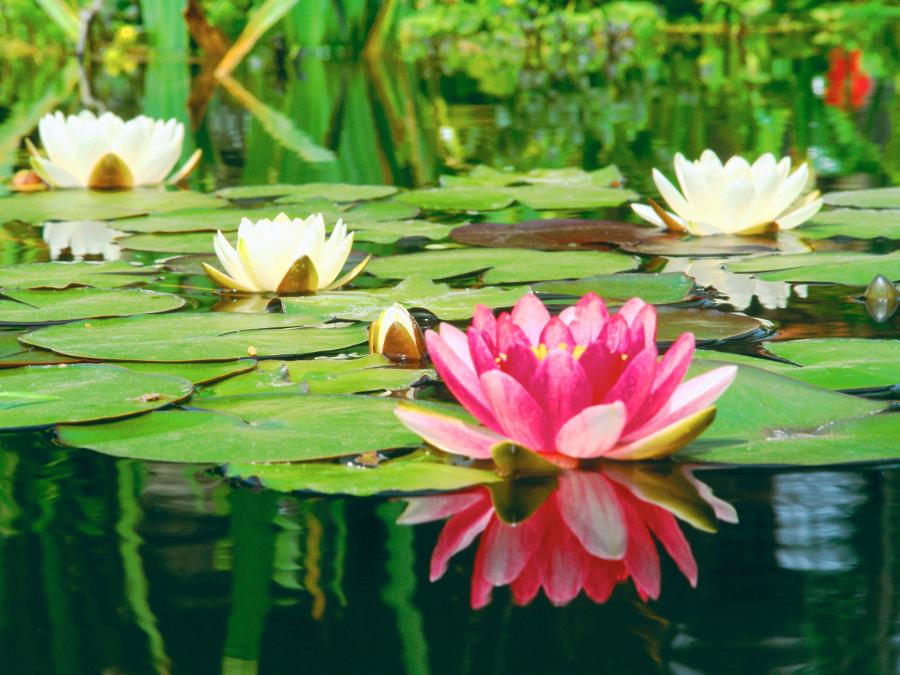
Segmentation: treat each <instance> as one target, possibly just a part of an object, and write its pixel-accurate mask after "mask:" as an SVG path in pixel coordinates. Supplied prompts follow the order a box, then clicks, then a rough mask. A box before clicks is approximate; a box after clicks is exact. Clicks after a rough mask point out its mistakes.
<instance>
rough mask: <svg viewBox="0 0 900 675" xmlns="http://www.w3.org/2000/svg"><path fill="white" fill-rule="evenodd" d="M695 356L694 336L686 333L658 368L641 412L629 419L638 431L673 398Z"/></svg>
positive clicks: (670, 349)
mask: <svg viewBox="0 0 900 675" xmlns="http://www.w3.org/2000/svg"><path fill="white" fill-rule="evenodd" d="M693 355H694V336H693V334H692V333H685V334H684V335H682V336H681V337H679V338H678V339H677V340H675V342H674V343H673V344H672V346H671V347H669V349H667V350H666V353H665V354H664V355H663V357H662V359H661V360H660V361H659V363H658V364H657V366H656V374H655V375H654V377H653V386H652V387H651V388H650V395H649V396H648V397H647V399H646V400H645V401H644V404H643V405H642V406H641V408H640V410H639V411H638V412H637V414H636V415H634V416H633V417H632V418H631V419H629V421H628V424H629V426H630V427H631V428H633V429H636V428H638V427H640V426H641V425H642V424H644V423H645V422H647V420H650V419H652V418H653V416H654V415H656V413H658V412H659V411H660V410H661V409H662V407H663V406H664V405H665V404H666V403H667V402H668V400H669V399H670V398H671V396H672V394H673V392H674V391H675V389H676V388H677V387H678V385H679V384H680V383H681V381H682V380H683V379H684V375H685V373H687V370H688V368H689V367H690V365H691V357H692V356H693Z"/></svg>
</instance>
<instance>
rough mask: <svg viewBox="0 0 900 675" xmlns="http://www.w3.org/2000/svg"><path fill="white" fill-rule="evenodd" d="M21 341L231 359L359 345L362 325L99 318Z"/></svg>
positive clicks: (104, 354)
mask: <svg viewBox="0 0 900 675" xmlns="http://www.w3.org/2000/svg"><path fill="white" fill-rule="evenodd" d="M21 340H22V342H24V343H25V344H29V345H32V346H35V347H40V348H42V349H50V350H52V351H55V352H57V353H60V354H65V355H66V356H73V357H79V358H89V359H97V360H103V361H172V362H182V361H230V360H236V359H240V358H246V357H248V356H250V357H255V356H259V357H273V356H280V357H285V356H296V355H303V354H315V353H320V352H330V351H336V350H341V349H346V348H348V347H352V346H353V345H357V344H361V343H363V342H365V340H366V329H365V328H364V327H361V326H351V327H336V328H309V327H306V326H304V324H303V322H302V321H298V319H297V318H296V317H291V316H284V315H280V314H229V313H213V314H193V313H187V312H183V313H179V314H172V315H160V316H153V315H148V316H136V317H131V318H127V319H99V320H97V321H92V322H90V323H82V322H75V323H68V324H63V325H60V326H49V327H47V328H41V329H39V330H36V331H34V332H33V333H29V334H27V335H25V336H24V337H22V338H21Z"/></svg>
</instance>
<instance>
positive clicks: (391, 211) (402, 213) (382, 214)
mask: <svg viewBox="0 0 900 675" xmlns="http://www.w3.org/2000/svg"><path fill="white" fill-rule="evenodd" d="M279 203H280V200H279ZM417 215H419V209H417V208H416V207H415V206H413V205H412V204H405V203H403V202H398V201H396V200H381V201H377V202H363V203H362V204H357V205H356V206H354V207H352V208H350V209H347V210H346V211H344V212H343V213H342V214H341V217H342V218H343V219H344V222H346V223H352V224H357V223H368V222H370V221H382V220H391V221H396V220H407V219H409V218H415V217H416V216H417Z"/></svg>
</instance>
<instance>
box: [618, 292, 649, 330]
mask: <svg viewBox="0 0 900 675" xmlns="http://www.w3.org/2000/svg"><path fill="white" fill-rule="evenodd" d="M647 306H648V305H647V303H646V302H644V301H643V300H641V299H640V298H631V299H630V300H628V302H626V303H625V304H624V305H622V306H621V307H620V308H619V311H618V312H616V314H617V315H618V316H621V317H622V318H623V319H625V321H626V322H627V323H628V325H629V326H631V325H633V324H634V320H635V318H636V317H637V315H638V314H640V313H641V311H642V310H643V309H644V308H645V307H647Z"/></svg>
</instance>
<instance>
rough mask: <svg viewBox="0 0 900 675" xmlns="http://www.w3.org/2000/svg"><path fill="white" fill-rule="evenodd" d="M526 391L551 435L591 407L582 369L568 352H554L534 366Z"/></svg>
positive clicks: (557, 350)
mask: <svg viewBox="0 0 900 675" xmlns="http://www.w3.org/2000/svg"><path fill="white" fill-rule="evenodd" d="M551 323H552V321H551ZM547 325H548V326H549V325H550V324H547ZM528 391H529V392H531V393H532V396H534V399H535V401H537V403H538V405H539V406H541V407H542V408H543V410H544V414H545V415H546V416H547V419H548V421H549V422H550V433H551V434H556V432H557V430H558V429H559V428H560V427H562V426H563V424H565V423H566V421H568V420H569V419H570V418H572V417H573V416H575V415H577V414H578V413H579V412H581V411H582V410H584V409H585V408H586V407H588V406H589V405H590V404H591V397H592V391H591V383H590V382H589V381H588V378H587V375H586V374H585V372H584V369H583V368H582V367H581V365H580V364H579V363H578V361H577V360H575V358H574V357H573V356H572V353H571V352H568V351H563V350H561V349H554V350H553V351H551V352H550V353H549V354H548V355H547V357H546V358H545V359H544V360H543V361H541V362H540V363H539V364H538V367H537V370H536V371H535V373H534V376H533V377H532V378H531V383H530V384H529V386H528Z"/></svg>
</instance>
